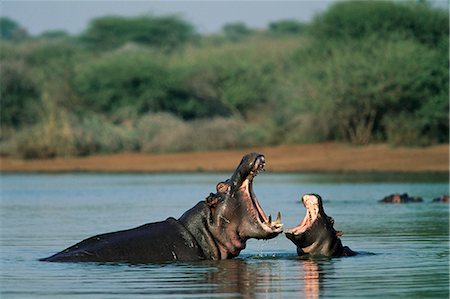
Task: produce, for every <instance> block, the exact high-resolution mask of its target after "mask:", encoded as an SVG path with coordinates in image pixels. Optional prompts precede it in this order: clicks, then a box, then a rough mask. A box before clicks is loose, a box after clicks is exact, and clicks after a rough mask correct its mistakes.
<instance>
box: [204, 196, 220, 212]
mask: <svg viewBox="0 0 450 299" xmlns="http://www.w3.org/2000/svg"><path fill="white" fill-rule="evenodd" d="M205 200H206V204H207V205H208V207H210V208H215V207H216V206H217V204H218V203H219V202H220V201H221V197H220V196H219V195H217V194H214V193H210V194H209V196H208V197H206V199H205Z"/></svg>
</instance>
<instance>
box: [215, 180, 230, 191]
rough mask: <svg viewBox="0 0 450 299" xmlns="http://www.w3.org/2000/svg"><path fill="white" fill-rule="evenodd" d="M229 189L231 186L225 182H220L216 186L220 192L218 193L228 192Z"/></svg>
mask: <svg viewBox="0 0 450 299" xmlns="http://www.w3.org/2000/svg"><path fill="white" fill-rule="evenodd" d="M230 189H231V186H230V184H229V183H227V182H220V183H218V184H217V186H216V190H217V192H220V193H228V192H230Z"/></svg>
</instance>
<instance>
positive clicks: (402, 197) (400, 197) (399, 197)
mask: <svg viewBox="0 0 450 299" xmlns="http://www.w3.org/2000/svg"><path fill="white" fill-rule="evenodd" d="M380 202H385V203H407V202H423V199H422V198H421V197H418V196H409V195H408V193H403V194H399V193H395V194H391V195H388V196H386V197H385V198H383V199H382V200H380Z"/></svg>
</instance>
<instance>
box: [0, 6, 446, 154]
mask: <svg viewBox="0 0 450 299" xmlns="http://www.w3.org/2000/svg"><path fill="white" fill-rule="evenodd" d="M448 22H449V16H448V11H445V10H441V9H437V8H433V7H432V6H430V5H429V4H427V3H423V2H420V3H412V2H407V3H404V2H403V3H402V2H386V1H360V2H338V3H336V4H334V5H332V6H331V7H330V8H329V9H328V10H327V11H325V12H323V13H322V14H320V15H317V16H316V17H315V18H314V19H313V20H312V21H311V22H310V23H308V24H303V23H300V22H298V21H296V20H280V21H278V22H273V23H271V24H270V25H269V26H268V28H266V29H263V30H254V29H251V28H248V27H247V26H246V25H245V24H244V23H233V24H227V25H225V26H224V27H223V30H222V32H220V33H217V34H211V35H200V34H198V33H197V32H196V30H195V28H194V27H193V25H191V24H190V23H188V22H186V21H185V20H183V19H182V18H180V17H177V16H140V17H133V18H125V17H114V16H108V17H102V18H98V19H95V20H94V21H92V22H91V23H90V24H89V26H88V27H87V29H86V30H85V31H84V32H82V33H81V34H80V35H77V36H73V35H69V34H67V33H65V32H62V31H52V32H46V33H43V34H42V35H40V36H38V37H30V36H28V35H27V32H26V30H24V29H23V28H21V27H20V25H19V24H17V23H16V22H15V21H14V20H10V19H8V18H1V41H0V66H1V67H0V72H1V73H0V78H1V81H0V91H1V110H0V112H1V135H0V153H1V154H2V155H7V156H19V157H22V158H47V157H56V156H83V155H89V154H94V153H112V152H123V151H128V152H130V151H136V152H176V151H199V150H214V149H229V148H238V147H247V146H260V145H278V144H296V143H314V142H324V141H340V142H349V143H352V144H358V145H359V144H369V143H378V142H387V143H390V144H392V145H402V146H404V145H406V146H425V145H431V144H436V143H447V142H448V138H449V131H448V130H449V123H448V116H449V115H448V111H449V102H448V96H449V94H448V90H449V57H448V51H449V28H448Z"/></svg>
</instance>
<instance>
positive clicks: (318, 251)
mask: <svg viewBox="0 0 450 299" xmlns="http://www.w3.org/2000/svg"><path fill="white" fill-rule="evenodd" d="M301 201H302V203H303V205H304V206H305V207H306V215H305V218H303V220H302V222H300V224H299V225H298V226H296V227H294V228H291V229H286V231H285V234H286V237H287V238H288V239H289V240H291V241H292V242H293V243H294V244H295V245H297V254H298V255H300V256H301V255H305V254H309V255H321V256H332V257H336V256H353V255H356V254H357V253H356V252H354V251H352V250H351V249H350V248H348V247H347V246H343V245H342V242H341V239H340V238H339V237H340V236H342V232H341V231H336V230H335V229H334V220H333V218H331V217H329V216H327V214H325V211H324V209H323V204H322V198H321V197H320V196H319V195H317V194H305V195H303V197H302V199H301Z"/></svg>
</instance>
